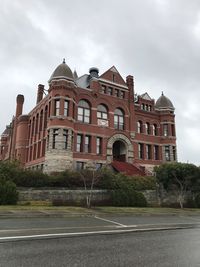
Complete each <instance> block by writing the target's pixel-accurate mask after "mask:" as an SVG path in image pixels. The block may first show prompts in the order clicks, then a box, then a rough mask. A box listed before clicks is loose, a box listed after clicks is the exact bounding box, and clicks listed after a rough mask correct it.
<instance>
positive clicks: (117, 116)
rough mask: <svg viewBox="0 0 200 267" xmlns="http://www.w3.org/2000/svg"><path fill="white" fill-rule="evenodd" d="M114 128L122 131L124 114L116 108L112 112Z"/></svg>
mask: <svg viewBox="0 0 200 267" xmlns="http://www.w3.org/2000/svg"><path fill="white" fill-rule="evenodd" d="M114 127H115V129H118V130H124V112H123V111H122V110H121V109H119V108H117V109H115V112H114Z"/></svg>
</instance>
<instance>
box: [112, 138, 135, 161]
mask: <svg viewBox="0 0 200 267" xmlns="http://www.w3.org/2000/svg"><path fill="white" fill-rule="evenodd" d="M116 158H118V159H117V160H121V161H125V162H129V163H132V162H133V145H132V143H131V141H130V140H129V138H128V137H127V136H125V135H124V134H114V135H113V136H112V137H110V138H109V140H108V143H107V163H111V162H112V161H113V160H115V159H116ZM120 158H121V159H120Z"/></svg>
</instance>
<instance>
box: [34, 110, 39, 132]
mask: <svg viewBox="0 0 200 267" xmlns="http://www.w3.org/2000/svg"><path fill="white" fill-rule="evenodd" d="M38 123H39V114H37V115H36V121H35V134H37V133H38Z"/></svg>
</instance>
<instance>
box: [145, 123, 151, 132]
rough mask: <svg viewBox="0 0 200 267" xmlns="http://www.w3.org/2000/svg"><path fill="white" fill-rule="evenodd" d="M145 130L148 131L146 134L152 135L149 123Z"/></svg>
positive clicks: (146, 124)
mask: <svg viewBox="0 0 200 267" xmlns="http://www.w3.org/2000/svg"><path fill="white" fill-rule="evenodd" d="M145 129H146V134H150V133H151V129H150V124H149V123H148V122H146V123H145Z"/></svg>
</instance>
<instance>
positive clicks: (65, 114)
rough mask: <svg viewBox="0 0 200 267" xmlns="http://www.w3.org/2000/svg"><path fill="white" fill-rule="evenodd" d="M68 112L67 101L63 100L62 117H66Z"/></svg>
mask: <svg viewBox="0 0 200 267" xmlns="http://www.w3.org/2000/svg"><path fill="white" fill-rule="evenodd" d="M68 112H69V101H67V100H65V101H64V116H68Z"/></svg>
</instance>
